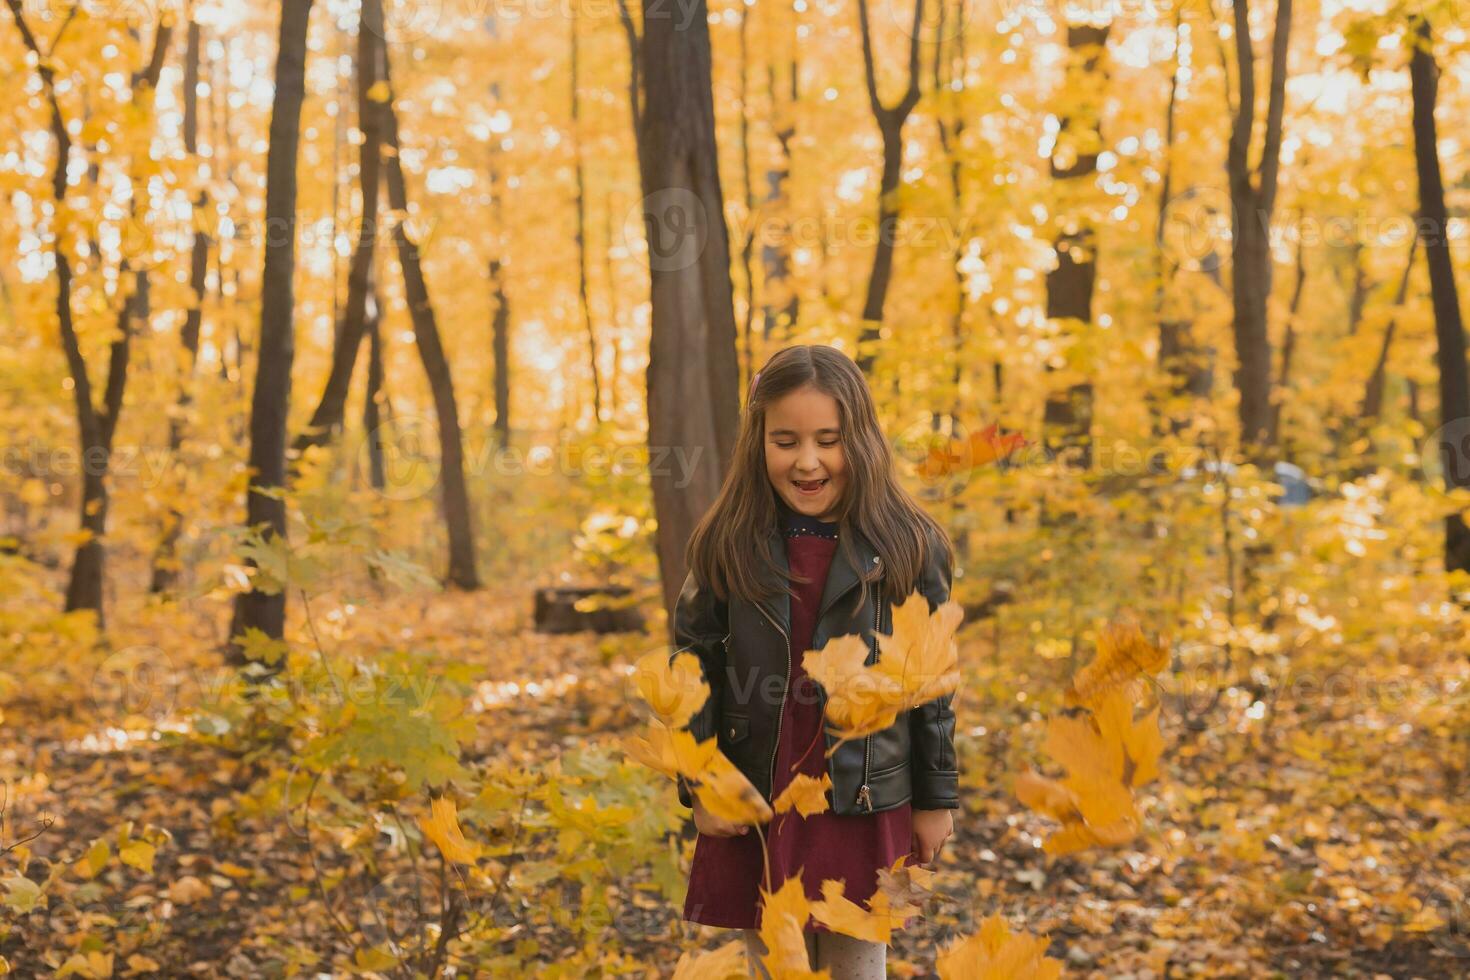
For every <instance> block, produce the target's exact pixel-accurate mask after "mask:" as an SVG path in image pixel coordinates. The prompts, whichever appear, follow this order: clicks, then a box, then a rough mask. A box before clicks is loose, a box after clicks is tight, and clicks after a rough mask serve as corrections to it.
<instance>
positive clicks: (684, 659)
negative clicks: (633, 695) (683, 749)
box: [633, 650, 709, 728]
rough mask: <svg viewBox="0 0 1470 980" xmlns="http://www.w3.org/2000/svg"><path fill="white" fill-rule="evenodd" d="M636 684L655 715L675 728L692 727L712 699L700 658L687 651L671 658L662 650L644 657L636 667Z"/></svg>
mask: <svg viewBox="0 0 1470 980" xmlns="http://www.w3.org/2000/svg"><path fill="white" fill-rule="evenodd" d="M633 681H634V683H635V684H636V685H637V688H638V694H639V696H640V697H642V698H643V700H644V701H646V702H648V706H649V707H650V708H652V709H653V712H654V714H656V715H658V717H659V719H660V720H661V721H663V722H664V723H665V724H667V725H671V726H673V727H674V728H679V727H681V726H683V725H687V724H689V719H690V718H692V717H693V716H694V713H695V712H696V711H698V710H699V709H700V708H701V707H703V706H704V703H705V701H707V700H709V685H708V684H707V683H705V680H704V672H703V670H702V669H701V668H700V666H699V658H698V657H696V656H695V655H694V654H692V653H689V652H687V651H681V652H679V653H677V654H675V655H674V656H673V657H672V658H670V657H669V656H668V655H667V654H665V653H664V652H663V651H662V650H654V651H653V652H652V653H647V654H644V655H643V656H642V657H639V658H638V662H637V663H635V664H634V665H633Z"/></svg>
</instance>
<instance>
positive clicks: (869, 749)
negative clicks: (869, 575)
mask: <svg viewBox="0 0 1470 980" xmlns="http://www.w3.org/2000/svg"><path fill="white" fill-rule="evenodd" d="M877 563H878V558H877V556H874V557H873V564H875V565H876V564H877ZM881 601H882V600H881V594H880V592H879V590H878V580H877V579H874V580H873V643H874V644H875V645H876V644H877V642H878V615H879V612H878V611H879V608H880V606H879V603H880V602H881ZM872 758H873V736H871V735H865V736H863V784H862V785H861V786H859V787H858V792H857V801H856V802H857V803H858V804H859V805H861V806H862V807H863V809H865V810H867V811H868V812H869V813H872V812H873V794H872V792H871V791H870V790H869V789H868V771H869V766H870V765H871V763H872Z"/></svg>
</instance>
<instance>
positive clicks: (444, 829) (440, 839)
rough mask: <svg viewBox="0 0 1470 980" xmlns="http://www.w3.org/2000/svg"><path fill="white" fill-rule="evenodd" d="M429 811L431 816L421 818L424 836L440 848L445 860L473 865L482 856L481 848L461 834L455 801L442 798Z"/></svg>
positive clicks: (420, 823)
mask: <svg viewBox="0 0 1470 980" xmlns="http://www.w3.org/2000/svg"><path fill="white" fill-rule="evenodd" d="M429 811H430V814H429V816H427V817H420V818H419V827H420V828H421V829H422V830H423V832H424V836H425V837H427V838H429V840H431V841H433V842H434V843H435V845H437V846H438V848H439V853H441V854H443V855H444V860H446V861H454V862H457V863H459V864H473V863H474V862H475V859H476V858H478V857H479V856H480V848H479V846H478V845H475V844H470V843H469V842H468V841H466V840H465V839H464V834H462V833H461V832H460V829H459V808H458V807H456V806H455V805H454V801H453V800H451V799H449V798H448V797H443V796H441V797H439V798H438V799H436V800H434V801H433V803H431V804H430V805H429Z"/></svg>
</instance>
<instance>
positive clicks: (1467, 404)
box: [1409, 16, 1470, 572]
mask: <svg viewBox="0 0 1470 980" xmlns="http://www.w3.org/2000/svg"><path fill="white" fill-rule="evenodd" d="M1410 25H1411V27H1410V41H1411V43H1412V44H1413V45H1414V51H1413V54H1412V56H1411V57H1410V59H1409V82H1410V89H1411V92H1412V94H1413V100H1414V160H1415V164H1416V166H1417V169H1418V173H1419V229H1420V230H1419V235H1420V237H1421V238H1423V240H1424V258H1425V261H1426V262H1427V263H1428V265H1429V289H1430V296H1431V299H1432V301H1433V305H1434V334H1435V338H1436V340H1437V341H1438V351H1437V353H1438V357H1437V359H1438V361H1439V423H1440V429H1439V431H1438V432H1437V433H1436V436H1437V439H1438V448H1439V456H1440V463H1441V464H1442V468H1443V470H1444V484H1445V489H1446V490H1455V489H1458V488H1461V487H1470V460H1467V459H1466V458H1465V455H1464V448H1465V436H1466V434H1467V432H1470V370H1467V366H1466V363H1465V324H1464V320H1463V319H1462V317H1461V313H1460V295H1459V291H1458V289H1457V287H1456V285H1455V267H1454V262H1453V260H1452V259H1451V256H1450V225H1449V212H1448V209H1447V207H1446V205H1445V194H1444V178H1443V177H1442V176H1441V171H1440V164H1439V130H1438V125H1437V124H1436V122H1435V119H1434V110H1435V107H1436V104H1437V103H1438V101H1439V64H1438V62H1436V61H1435V58H1434V47H1433V45H1434V34H1433V31H1432V29H1431V28H1430V25H1429V21H1428V20H1427V19H1426V18H1424V17H1423V16H1414V17H1412V18H1411V19H1410ZM1444 530H1445V539H1444V553H1445V570H1446V571H1451V572H1453V571H1470V528H1467V527H1466V525H1465V520H1464V518H1463V517H1461V516H1460V514H1458V513H1452V514H1450V515H1448V516H1447V517H1446V518H1445V529H1444Z"/></svg>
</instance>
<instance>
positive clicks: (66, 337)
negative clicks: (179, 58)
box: [6, 0, 172, 627]
mask: <svg viewBox="0 0 1470 980" xmlns="http://www.w3.org/2000/svg"><path fill="white" fill-rule="evenodd" d="M6 5H7V7H9V9H10V14H11V17H12V18H13V19H14V20H15V26H16V28H17V29H18V30H19V31H20V35H21V40H22V41H23V42H24V43H25V46H26V48H27V49H28V50H29V51H30V52H31V53H32V54H33V55H34V56H35V58H36V71H37V74H39V75H40V78H41V87H42V90H43V91H44V93H45V95H46V101H47V104H48V107H49V108H50V110H51V112H50V127H51V135H52V138H53V139H55V140H56V162H55V165H54V166H53V167H52V171H51V192H52V196H53V199H54V201H55V207H56V210H57V212H58V213H60V211H61V209H62V208H63V207H64V206H65V200H66V189H67V168H68V166H69V165H70V162H71V147H72V143H71V136H70V135H69V133H68V131H67V125H66V119H65V117H64V116H63V115H62V112H61V104H60V102H59V101H58V100H57V97H56V74H55V69H54V68H53V67H52V64H51V59H50V57H49V52H48V53H45V54H43V53H42V51H41V48H40V46H39V45H38V44H37V42H36V37H35V35H34V34H32V33H31V29H30V25H29V24H28V23H27V22H26V19H25V14H24V11H23V10H22V5H21V2H20V0H6ZM171 34H172V27H171V26H170V25H169V24H168V23H167V22H165V21H163V20H160V21H159V24H158V27H157V29H156V32H155V34H154V38H153V54H152V57H151V58H150V59H149V62H148V65H147V66H146V67H145V68H144V69H143V70H142V71H141V72H135V73H134V74H133V79H132V82H133V87H132V100H133V103H134V104H135V105H136V104H137V103H138V102H139V101H140V99H143V98H144V97H146V96H147V95H149V94H151V92H152V91H153V90H154V89H156V88H157V87H158V76H159V73H160V72H161V71H162V70H163V59H164V57H165V55H166V54H167V51H168V40H169V37H170V36H171ZM136 201H137V197H136V192H135V196H134V207H136ZM52 257H53V259H54V261H55V263H56V307H55V309H56V321H57V326H58V329H59V331H60V333H61V346H62V350H63V351H64V352H65V354H66V361H67V369H68V370H69V372H70V375H71V382H72V384H71V387H72V395H73V398H74V399H75V402H76V411H77V435H78V441H79V443H80V449H81V461H82V499H81V515H80V525H81V528H80V529H81V531H82V532H84V534H85V535H86V539H85V540H84V541H82V543H81V544H79V545H78V546H77V550H76V553H75V555H74V557H73V559H72V568H71V577H70V580H69V581H68V583H67V589H66V606H65V608H66V610H67V611H68V612H72V611H75V610H80V609H90V610H92V611H93V612H94V613H96V616H97V624H98V626H99V627H103V626H105V625H106V618H105V614H104V610H103V575H104V559H105V556H106V551H105V546H104V537H105V535H106V532H107V506H108V495H107V479H108V473H109V470H110V464H111V454H112V440H113V436H114V434H115V433H116V431H117V420H118V415H119V414H120V413H121V411H122V403H123V393H124V390H125V388H126V386H127V379H128V362H129V358H130V355H131V342H132V333H133V325H134V320H135V319H136V318H137V316H138V314H139V311H140V310H146V304H147V302H148V292H147V289H148V280H147V277H146V275H145V274H144V273H142V272H138V273H136V275H135V286H134V291H133V293H132V295H131V296H129V297H128V298H127V299H125V300H124V301H123V306H122V310H121V311H120V312H119V314H118V327H119V330H118V338H117V339H116V340H114V341H113V342H112V344H111V345H110V348H109V351H108V361H107V380H106V387H105V388H104V390H103V395H102V407H101V409H98V407H97V406H96V404H95V403H94V402H93V399H92V382H91V378H90V376H89V374H88V373H87V362H86V360H85V358H84V357H83V355H82V350H81V344H80V342H79V340H78V338H77V334H76V327H75V322H74V320H73V319H72V308H71V300H72V272H71V262H70V259H69V258H68V256H67V254H66V250H65V248H64V247H63V242H62V237H61V235H59V234H53V236H52ZM127 272H128V268H127V262H126V260H124V262H123V265H122V267H121V268H120V269H119V270H118V273H119V280H121V279H123V278H125V277H126V275H127Z"/></svg>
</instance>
